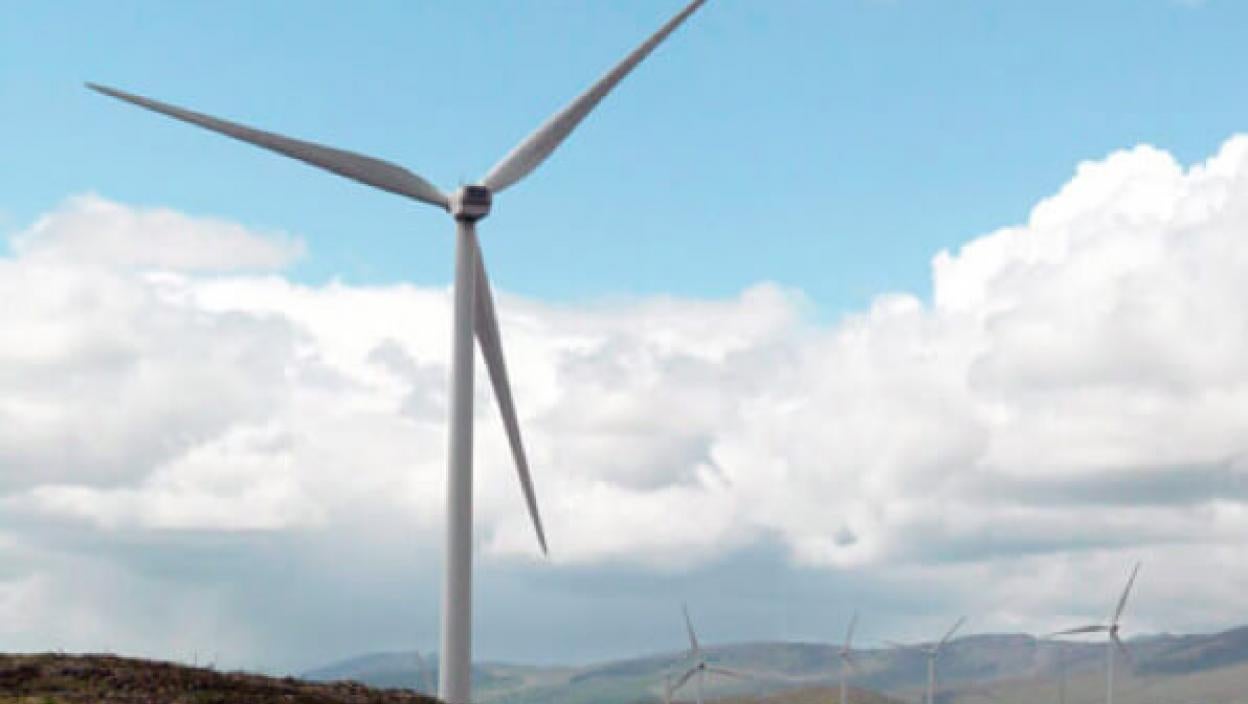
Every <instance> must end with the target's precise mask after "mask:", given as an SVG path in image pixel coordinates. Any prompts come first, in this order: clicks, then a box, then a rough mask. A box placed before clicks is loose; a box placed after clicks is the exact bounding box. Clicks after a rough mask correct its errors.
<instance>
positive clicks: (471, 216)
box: [448, 185, 493, 222]
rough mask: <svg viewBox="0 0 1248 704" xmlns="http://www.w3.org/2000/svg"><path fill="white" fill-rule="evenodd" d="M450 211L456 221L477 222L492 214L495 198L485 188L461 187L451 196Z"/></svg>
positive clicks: (475, 186) (478, 186)
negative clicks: (491, 205)
mask: <svg viewBox="0 0 1248 704" xmlns="http://www.w3.org/2000/svg"><path fill="white" fill-rule="evenodd" d="M449 200H450V204H449V207H448V210H450V211H451V216H452V217H454V218H455V219H456V220H463V221H466V222H476V221H477V220H480V219H481V218H483V217H485V216H486V215H489V214H490V204H491V202H492V201H493V196H492V195H491V194H490V189H488V188H486V187H485V186H480V185H473V186H460V187H459V190H457V191H455V192H454V193H452V194H451V197H450V199H449Z"/></svg>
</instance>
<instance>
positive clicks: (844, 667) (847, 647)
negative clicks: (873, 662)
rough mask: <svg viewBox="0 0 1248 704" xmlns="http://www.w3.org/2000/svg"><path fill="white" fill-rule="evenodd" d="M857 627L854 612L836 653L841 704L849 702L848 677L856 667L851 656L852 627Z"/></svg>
mask: <svg viewBox="0 0 1248 704" xmlns="http://www.w3.org/2000/svg"><path fill="white" fill-rule="evenodd" d="M857 625H858V612H857V611H855V612H854V615H853V617H852V618H850V619H849V630H848V631H846V632H845V643H844V644H843V645H842V646H841V649H840V650H839V651H837V656H838V657H839V658H840V660H841V704H847V703H848V701H849V675H850V672H851V670H852V669H853V668H854V667H855V666H856V665H857V663H855V662H854V655H853V643H854V627H855V626H857Z"/></svg>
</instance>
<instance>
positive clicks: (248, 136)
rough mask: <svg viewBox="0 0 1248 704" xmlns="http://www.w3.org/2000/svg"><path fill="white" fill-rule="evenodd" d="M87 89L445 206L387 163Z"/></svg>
mask: <svg viewBox="0 0 1248 704" xmlns="http://www.w3.org/2000/svg"><path fill="white" fill-rule="evenodd" d="M87 87H88V88H90V89H91V90H93V91H96V92H97V93H103V94H104V95H107V96H109V97H112V98H117V99H118V100H124V101H126V102H127V103H132V104H134V105H138V106H139V107H141V108H147V109H148V110H152V111H155V112H158V113H161V114H163V115H168V116H169V117H172V118H175V119H178V120H182V121H183V122H189V123H191V124H192V125H198V126H200V127H203V128H205V129H209V130H212V131H213V132H219V133H221V134H223V135H226V136H227V137H233V138H234V139H237V140H241V141H243V142H248V143H250V144H254V145H256V146H258V147H263V148H265V149H268V150H270V151H275V152H277V153H278V154H284V155H285V156H288V157H291V158H294V159H298V160H299V161H302V162H304V163H305V164H311V165H312V166H317V167H320V168H322V169H325V170H327V171H332V172H334V173H336V174H338V175H339V176H345V177H347V178H349V179H352V180H354V181H359V182H360V183H363V184H367V185H369V186H373V187H374V188H380V189H381V190H383V191H390V192H391V193H397V194H398V195H401V196H407V197H408V198H414V199H416V200H418V201H421V202H422V203H428V204H430V205H436V206H438V207H439V208H443V209H445V208H446V207H447V198H446V195H445V194H444V193H442V192H441V191H439V190H438V189H437V188H436V187H435V186H434V185H433V184H431V183H429V182H428V181H426V180H425V179H423V178H421V177H419V176H417V175H416V174H414V173H412V172H411V171H408V170H407V169H405V168H403V167H401V166H398V165H396V164H391V163H390V162H388V161H382V160H380V159H374V158H373V157H371V156H364V155H363V154H356V153H354V152H348V151H344V150H342V149H334V148H333V147H326V146H323V145H320V144H314V143H312V142H304V141H302V140H298V139H292V138H290V137H283V136H281V135H279V134H273V133H272V132H264V131H262V130H258V129H254V128H252V127H247V126H246V125H240V124H238V123H235V122H229V121H227V120H220V119H217V118H215V117H210V116H208V115H204V114H202V113H198V112H194V111H192V110H186V109H184V108H180V107H177V106H174V105H169V104H167V103H162V102H160V101H157V100H152V99H151V98H144V97H143V96H141V95H134V94H133V93H127V92H125V91H121V90H117V89H116V88H109V87H107V86H101V85H97V84H95V83H88V84H87Z"/></svg>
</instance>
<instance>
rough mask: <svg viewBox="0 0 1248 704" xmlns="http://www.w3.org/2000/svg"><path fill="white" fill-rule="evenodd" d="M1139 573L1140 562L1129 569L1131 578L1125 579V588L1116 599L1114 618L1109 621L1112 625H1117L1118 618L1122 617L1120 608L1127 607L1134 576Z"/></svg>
mask: <svg viewBox="0 0 1248 704" xmlns="http://www.w3.org/2000/svg"><path fill="white" fill-rule="evenodd" d="M1139 573H1140V563H1139V562H1137V563H1135V569H1133V570H1131V578H1130V579H1128V580H1127V588H1126V589H1123V590H1122V597H1121V598H1119V599H1118V608H1116V609H1114V618H1113V620H1111V621H1110V623H1111V624H1112V625H1115V626H1116V625H1118V619H1119V618H1121V617H1122V610H1123V609H1125V608H1127V597H1128V596H1130V595H1131V587H1132V586H1133V585H1134V584H1135V576H1136V575H1138V574H1139Z"/></svg>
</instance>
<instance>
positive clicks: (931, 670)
mask: <svg viewBox="0 0 1248 704" xmlns="http://www.w3.org/2000/svg"><path fill="white" fill-rule="evenodd" d="M965 622H966V617H965V616H963V617H961V618H959V619H958V621H957V623H955V624H953V628H950V629H949V632H948V633H946V634H945V637H944V638H941V639H940V642H938V643H934V644H933V643H928V644H926V645H902V644H900V643H890V645H892V646H893V647H895V648H903V649H906V650H917V651H919V652H920V653H922V654H923V656H924V657H926V658H927V699H926V702H927V704H935V702H936V658H937V657H939V656H940V651H941V649H942V648H944V647H945V644H946V643H948V642H949V639H950V638H953V634H954V633H956V632H957V630H958V629H959V628H961V627H962V624H963V623H965Z"/></svg>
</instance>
